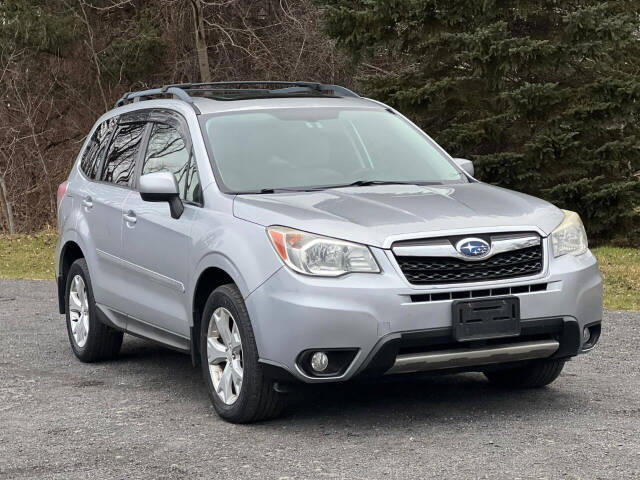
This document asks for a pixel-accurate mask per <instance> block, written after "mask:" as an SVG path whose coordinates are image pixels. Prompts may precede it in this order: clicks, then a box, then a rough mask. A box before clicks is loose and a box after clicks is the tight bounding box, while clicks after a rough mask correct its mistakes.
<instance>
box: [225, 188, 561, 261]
mask: <svg viewBox="0 0 640 480" xmlns="http://www.w3.org/2000/svg"><path fill="white" fill-rule="evenodd" d="M233 210H234V215H235V216H236V217H238V218H242V219H244V220H248V221H250V222H254V223H258V224H260V225H264V226H269V225H283V226H287V227H291V228H297V229H299V230H305V231H308V232H312V233H317V234H320V235H326V236H328V237H335V238H340V239H343V240H350V241H352V242H358V243H363V244H366V245H372V246H376V247H382V248H389V247H390V246H391V243H392V242H393V241H395V240H398V239H399V237H402V236H406V237H408V238H410V237H413V238H417V237H419V236H425V237H432V236H438V234H439V233H438V232H441V234H443V235H445V234H447V233H449V232H450V231H451V230H467V229H472V230H476V231H477V233H481V232H482V230H483V229H487V230H486V231H497V230H499V229H500V228H501V227H505V229H509V230H511V229H514V228H515V229H520V228H522V229H523V230H527V229H531V228H536V227H537V228H538V229H540V230H541V231H542V232H544V234H545V235H548V234H549V233H551V231H552V230H553V229H554V228H555V227H557V226H558V225H559V224H560V222H562V219H563V218H564V214H563V213H562V210H560V209H559V208H557V207H555V206H553V205H551V204H550V203H548V202H545V201H544V200H540V199H538V198H535V197H531V196H529V195H525V194H522V193H517V192H513V191H510V190H506V189H503V188H499V187H494V186H492V185H487V184H484V183H465V184H460V185H443V186H418V185H376V186H370V187H350V188H339V189H328V190H322V191H317V192H285V193H276V194H265V195H238V196H236V197H235V200H234V207H233Z"/></svg>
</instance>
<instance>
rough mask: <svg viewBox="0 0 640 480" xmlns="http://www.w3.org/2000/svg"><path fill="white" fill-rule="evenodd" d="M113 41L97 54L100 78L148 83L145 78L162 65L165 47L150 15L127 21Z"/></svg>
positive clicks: (138, 16)
mask: <svg viewBox="0 0 640 480" xmlns="http://www.w3.org/2000/svg"><path fill="white" fill-rule="evenodd" d="M113 37H114V38H113V41H112V42H111V43H110V44H109V45H108V46H107V47H106V48H105V49H104V50H103V51H102V52H101V53H100V60H101V63H102V65H103V68H104V71H103V74H104V75H105V76H106V77H107V79H108V80H111V81H116V82H121V81H122V80H126V81H127V82H128V83H133V82H135V81H137V80H144V81H148V80H149V75H150V74H151V73H153V72H156V71H157V70H158V68H159V66H162V65H164V62H163V56H164V53H165V49H166V46H165V44H164V43H163V41H162V38H161V30H160V28H159V26H158V25H157V24H156V22H154V19H153V18H152V16H151V12H150V11H148V10H143V11H142V12H140V13H139V14H138V15H136V16H134V17H132V18H130V19H128V21H126V22H125V23H124V26H123V28H122V30H120V31H116V32H114V33H113Z"/></svg>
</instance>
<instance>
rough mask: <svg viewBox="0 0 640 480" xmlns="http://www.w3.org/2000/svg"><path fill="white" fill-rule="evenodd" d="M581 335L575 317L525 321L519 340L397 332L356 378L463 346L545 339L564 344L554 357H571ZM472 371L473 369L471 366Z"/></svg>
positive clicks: (376, 349) (433, 331) (445, 331)
mask: <svg viewBox="0 0 640 480" xmlns="http://www.w3.org/2000/svg"><path fill="white" fill-rule="evenodd" d="M581 334H582V332H581V331H580V325H579V324H578V321H577V320H576V319H575V318H573V317H551V318H537V319H527V320H522V321H521V333H520V335H519V336H517V337H509V338H503V339H492V340H483V341H477V342H464V343H461V342H457V341H456V340H455V338H454V335H453V329H452V328H450V327H445V328H436V329H429V330H419V331H413V332H403V333H393V334H390V335H387V336H386V337H384V338H382V339H380V341H379V342H378V343H377V344H376V346H375V347H374V348H373V350H372V351H371V353H370V354H369V356H368V357H367V358H366V359H365V361H364V362H363V364H362V365H361V366H360V369H359V370H358V372H356V375H355V376H356V377H376V376H380V375H382V374H384V373H385V372H386V371H387V370H389V369H390V368H391V367H392V366H393V364H394V362H395V359H396V357H397V356H398V354H401V353H412V352H428V351H438V350H445V349H448V348H460V347H461V346H462V345H465V346H469V347H470V348H478V347H480V346H488V345H501V344H507V343H514V342H519V341H527V340H532V339H543V338H552V339H555V340H558V342H559V343H560V346H559V348H558V350H557V351H556V352H555V353H554V354H553V355H552V356H551V358H569V357H573V356H575V355H577V354H578V353H579V351H580V341H581ZM469 370H473V368H472V367H470V368H469Z"/></svg>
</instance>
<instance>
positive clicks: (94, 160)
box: [80, 117, 118, 180]
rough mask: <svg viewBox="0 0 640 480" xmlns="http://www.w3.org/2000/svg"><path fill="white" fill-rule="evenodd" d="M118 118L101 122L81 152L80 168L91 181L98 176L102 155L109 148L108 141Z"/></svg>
mask: <svg viewBox="0 0 640 480" xmlns="http://www.w3.org/2000/svg"><path fill="white" fill-rule="evenodd" d="M117 123H118V118H117V117H114V118H110V119H108V120H105V121H104V122H102V123H101V124H100V125H98V127H97V128H96V130H95V131H94V132H93V135H92V136H91V139H90V140H89V143H88V144H87V147H86V148H85V149H84V152H82V159H81V160H80V168H81V169H82V171H83V172H84V174H85V175H86V176H87V177H89V178H90V179H91V180H95V179H96V177H97V176H98V171H99V169H100V163H101V161H102V158H103V157H104V153H105V151H106V149H107V147H108V146H109V140H110V139H111V135H112V134H113V131H114V130H115V128H116V125H117Z"/></svg>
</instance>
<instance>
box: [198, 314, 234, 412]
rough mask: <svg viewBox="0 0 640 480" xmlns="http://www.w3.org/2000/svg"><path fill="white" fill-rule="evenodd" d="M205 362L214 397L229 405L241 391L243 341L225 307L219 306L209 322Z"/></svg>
mask: <svg viewBox="0 0 640 480" xmlns="http://www.w3.org/2000/svg"><path fill="white" fill-rule="evenodd" d="M207 360H208V363H209V374H210V375H211V382H212V383H213V388H214V390H215V392H216V394H217V395H218V397H219V398H220V400H222V401H223V402H224V403H225V404H227V405H232V404H233V403H234V402H235V401H236V400H237V399H238V396H239V395H240V389H241V388H242V375H243V370H242V369H243V364H242V339H241V338H240V331H239V330H238V325H237V323H236V321H235V320H234V318H233V315H231V312H229V310H227V309H226V308H224V307H218V308H217V309H216V310H215V311H214V312H213V315H212V316H211V320H210V321H209V329H208V331H207Z"/></svg>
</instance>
